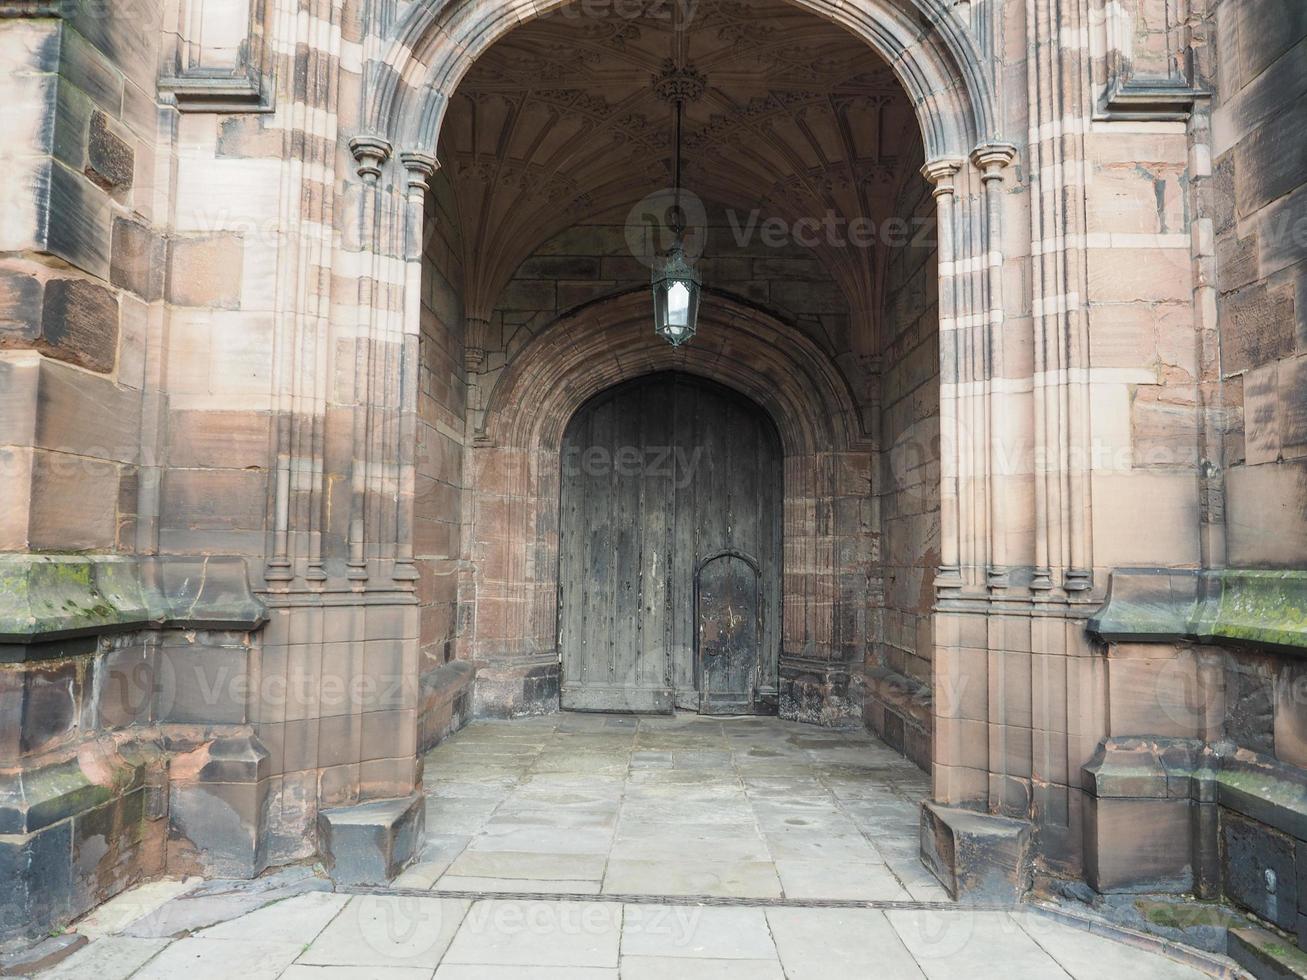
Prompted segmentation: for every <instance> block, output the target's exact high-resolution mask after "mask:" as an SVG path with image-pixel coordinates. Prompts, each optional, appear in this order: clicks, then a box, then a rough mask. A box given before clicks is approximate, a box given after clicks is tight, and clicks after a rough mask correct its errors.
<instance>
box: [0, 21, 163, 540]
mask: <svg viewBox="0 0 1307 980" xmlns="http://www.w3.org/2000/svg"><path fill="white" fill-rule="evenodd" d="M160 19H161V7H160V6H156V5H151V4H149V3H143V4H137V5H134V7H133V15H132V16H131V17H122V16H112V15H109V14H107V13H106V12H104V11H102V10H100V9H99V5H86V6H85V7H82V6H78V7H76V8H75V9H74V10H73V11H72V12H70V16H68V17H47V18H30V19H29V18H23V19H16V20H5V21H4V22H3V33H2V34H0V38H2V40H0V44H3V61H4V67H5V71H4V77H3V80H0V98H3V102H4V105H5V120H6V122H5V128H6V132H7V137H6V139H7V145H8V146H9V148H10V152H9V153H7V154H6V174H7V176H6V180H5V182H4V188H3V190H2V191H0V209H3V212H4V215H5V220H4V222H3V224H2V225H0V251H4V252H5V253H7V256H6V258H5V259H4V261H3V262H2V263H0V405H2V406H3V413H2V414H3V417H4V418H5V420H6V424H5V426H4V431H3V432H0V497H3V499H4V500H5V507H4V513H3V515H0V549H5V550H22V549H25V548H29V547H30V548H35V549H42V550H61V549H67V550H87V551H90V550H95V551H130V550H132V548H133V547H134V544H135V536H136V523H137V508H138V500H137V497H138V492H139V491H138V487H139V480H140V470H139V466H140V463H141V449H142V446H141V439H142V436H141V433H142V425H141V416H142V400H141V391H142V389H143V388H144V387H145V383H146V379H145V372H146V365H145V344H146V334H147V333H148V332H149V331H150V330H151V329H152V328H151V325H150V324H151V320H152V318H154V317H155V315H156V314H157V310H158V305H157V304H158V301H159V299H160V297H161V295H162V293H163V290H164V289H165V287H166V285H167V276H166V262H167V256H166V250H165V248H164V245H163V242H162V240H161V239H160V237H159V236H158V235H157V234H156V233H155V232H154V231H153V230H152V228H151V224H150V223H151V220H152V219H153V217H154V216H155V210H156V208H157V207H158V205H159V201H158V200H157V199H156V198H155V191H156V172H155V171H156V128H157V120H156V107H155V104H154V86H155V78H156V75H157V64H158V57H159V44H160V30H159V27H160ZM165 181H166V178H165ZM165 186H166V185H165ZM144 519H145V520H147V521H148V520H149V518H148V517H146V518H144Z"/></svg>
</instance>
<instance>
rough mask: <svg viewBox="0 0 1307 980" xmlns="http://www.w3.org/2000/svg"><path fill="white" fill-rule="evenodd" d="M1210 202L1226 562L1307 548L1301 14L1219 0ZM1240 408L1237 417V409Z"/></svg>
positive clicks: (1305, 97)
mask: <svg viewBox="0 0 1307 980" xmlns="http://www.w3.org/2000/svg"><path fill="white" fill-rule="evenodd" d="M1216 50H1217V64H1218V71H1217V78H1216V81H1217V86H1216V100H1215V105H1214V108H1213V112H1212V140H1211V142H1212V157H1213V170H1214V175H1213V181H1212V201H1213V204H1214V207H1215V213H1214V216H1213V225H1214V228H1213V230H1214V233H1215V238H1216V242H1215V244H1216V260H1217V288H1218V290H1219V292H1218V296H1217V299H1216V305H1217V314H1218V316H1219V324H1220V351H1221V362H1220V364H1221V380H1222V381H1223V382H1224V401H1225V403H1226V405H1227V407H1228V409H1229V411H1230V413H1231V416H1232V419H1231V422H1232V424H1231V426H1230V437H1229V439H1228V441H1227V449H1226V459H1225V472H1226V495H1227V500H1226V515H1227V528H1228V553H1229V560H1230V562H1231V564H1234V565H1242V566H1271V567H1294V566H1296V567H1301V566H1302V564H1303V561H1304V556H1305V555H1307V69H1304V58H1305V57H1307V9H1304V7H1303V5H1302V4H1298V3H1288V2H1283V0H1257V2H1243V3H1238V2H1233V0H1222V2H1220V3H1218V4H1216ZM1240 409H1242V412H1240Z"/></svg>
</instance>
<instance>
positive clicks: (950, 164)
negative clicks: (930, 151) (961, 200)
mask: <svg viewBox="0 0 1307 980" xmlns="http://www.w3.org/2000/svg"><path fill="white" fill-rule="evenodd" d="M965 162H966V161H965V160H962V159H960V158H958V157H942V158H940V159H938V160H928V161H926V165H925V166H924V167H922V168H921V176H923V177H925V178H926V179H927V180H928V181H930V182H931V183H932V184H934V185H935V196H936V197H939V196H940V195H941V194H952V193H953V178H954V177H956V176H957V175H958V171H959V170H961V169H962V165H963V164H964V163H965Z"/></svg>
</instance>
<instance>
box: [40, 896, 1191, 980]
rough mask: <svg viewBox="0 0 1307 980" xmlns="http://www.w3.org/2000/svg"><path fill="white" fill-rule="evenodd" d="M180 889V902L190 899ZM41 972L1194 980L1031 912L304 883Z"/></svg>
mask: <svg viewBox="0 0 1307 980" xmlns="http://www.w3.org/2000/svg"><path fill="white" fill-rule="evenodd" d="M184 900H185V899H173V900H171V901H173V902H176V901H184ZM41 976H42V977H43V978H45V980H54V978H79V980H127V978H133V980H173V978H185V980H227V978H239V980H278V978H280V980H433V978H434V980H471V978H494V980H549V978H557V980H587V978H593V980H599V978H612V980H616V978H618V977H621V978H624V980H642V978H660V980H664V978H665V980H681V978H700V977H702V978H727V980H730V978H736V977H738V978H741V980H758V978H769V977H770V978H788V980H808V978H812V980H840V978H868V977H876V978H900V977H902V978H927V980H952V978H964V977H965V978H987V977H994V978H1004V980H1012V978H1027V977H1028V978H1037V980H1047V978H1057V977H1062V978H1066V977H1074V978H1076V980H1094V978H1105V980H1120V978H1121V977H1133V976H1138V977H1149V978H1150V980H1196V978H1200V977H1202V976H1204V974H1203V973H1200V972H1199V971H1198V970H1196V969H1195V968H1194V967H1192V966H1190V965H1187V964H1184V963H1181V962H1178V961H1176V960H1173V959H1169V958H1167V957H1166V956H1164V955H1162V954H1161V953H1158V952H1154V951H1151V950H1145V949H1140V948H1136V947H1135V946H1132V945H1126V944H1124V943H1119V942H1116V941H1114V940H1112V939H1109V938H1105V937H1103V936H1100V935H1095V934H1091V933H1089V932H1086V931H1082V930H1079V929H1075V928H1071V927H1069V926H1066V925H1062V924H1060V923H1058V922H1055V921H1053V920H1052V919H1050V918H1048V917H1046V916H1044V915H1042V914H1039V913H1037V912H1035V911H1031V910H1024V909H1020V910H1016V911H1011V912H1005V911H973V910H968V909H962V908H958V907H956V906H955V907H952V908H946V907H941V906H938V905H936V906H933V907H923V908H910V909H887V910H882V909H876V908H804V907H786V906H768V907H765V908H760V907H743V906H736V907H731V906H702V905H657V904H650V903H647V902H646V903H630V902H620V901H576V900H567V901H552V900H548V899H516V898H514V899H494V898H485V899H479V900H469V899H467V898H462V897H459V898H450V897H439V896H436V895H431V896H421V897H419V896H415V895H414V894H411V893H409V894H403V895H395V894H364V895H342V894H335V893H331V892H305V893H302V894H299V895H296V896H294V897H292V898H288V899H284V900H282V901H279V902H276V903H274V904H272V905H268V906H265V907H264V908H262V909H259V910H257V911H254V912H249V913H246V914H245V915H243V916H240V917H238V918H235V919H233V920H231V921H229V922H225V923H222V924H219V925H215V926H211V927H209V928H207V929H202V930H199V931H198V932H195V933H193V934H191V935H187V936H184V937H182V938H177V939H167V938H153V937H139V936H131V935H121V934H111V935H105V936H101V937H100V938H98V939H96V940H94V941H92V942H91V943H90V944H89V945H87V946H85V947H83V948H82V949H81V950H79V951H78V952H76V953H74V954H73V955H72V956H70V957H69V958H68V959H67V960H65V961H64V962H63V963H61V964H60V965H59V966H58V967H56V968H55V969H53V970H50V971H47V972H46V973H44V974H41Z"/></svg>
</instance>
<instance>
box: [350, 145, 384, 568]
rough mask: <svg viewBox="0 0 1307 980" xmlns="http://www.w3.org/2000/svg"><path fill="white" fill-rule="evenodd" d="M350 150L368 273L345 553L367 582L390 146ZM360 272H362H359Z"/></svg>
mask: <svg viewBox="0 0 1307 980" xmlns="http://www.w3.org/2000/svg"><path fill="white" fill-rule="evenodd" d="M349 148H350V151H351V152H352V153H353V154H354V159H355V161H356V162H357V165H358V166H357V169H358V175H359V178H360V179H361V180H362V182H363V184H362V188H361V189H360V194H359V202H358V208H359V218H358V235H359V240H358V251H359V253H360V254H361V255H363V256H365V257H368V258H370V261H369V260H368V258H365V259H364V262H363V263H362V265H363V266H364V267H366V271H367V273H368V274H366V275H364V274H361V275H360V276H359V281H358V310H359V323H358V331H357V333H356V334H355V338H354V345H355V346H354V394H353V398H354V418H353V440H352V442H353V462H352V466H351V475H350V506H349V533H348V542H349V554H348V558H347V566H348V575H349V577H350V578H351V579H352V580H355V581H360V582H362V581H366V580H367V578H368V565H367V552H366V541H365V537H366V535H365V524H366V507H367V490H368V475H369V473H368V471H369V460H368V455H369V454H368V449H367V446H368V441H369V440H368V436H369V431H368V429H369V425H368V420H369V419H368V417H369V403H370V401H371V398H372V392H371V379H372V373H373V371H372V357H373V351H372V348H373V346H374V344H375V342H376V338H375V334H376V322H377V318H378V311H377V308H376V306H377V303H378V302H380V298H379V296H378V295H377V293H378V281H377V280H378V278H379V270H378V261H377V249H378V247H379V244H378V238H379V235H380V212H381V206H380V205H381V196H382V189H381V186H380V182H381V174H382V168H383V167H384V166H385V164H386V161H387V160H388V159H389V158H390V152H391V146H390V144H389V143H388V142H386V141H385V140H383V139H380V138H379V137H374V136H356V137H355V138H354V139H352V140H350V144H349ZM363 271H364V269H363V268H361V269H360V272H363Z"/></svg>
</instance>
